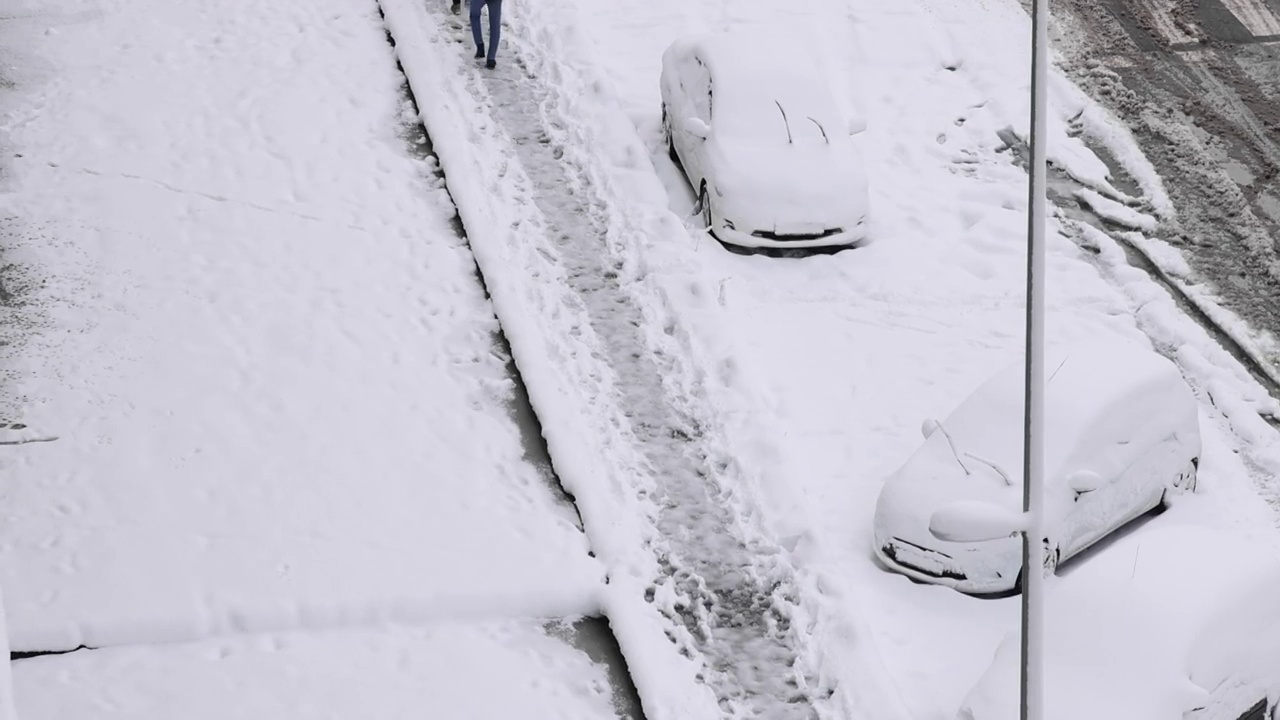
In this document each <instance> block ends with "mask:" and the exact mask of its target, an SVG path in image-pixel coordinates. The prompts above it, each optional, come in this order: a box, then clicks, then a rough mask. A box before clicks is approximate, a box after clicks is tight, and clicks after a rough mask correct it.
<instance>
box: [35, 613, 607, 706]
mask: <svg viewBox="0 0 1280 720" xmlns="http://www.w3.org/2000/svg"><path fill="white" fill-rule="evenodd" d="M14 669H15V672H14V675H15V677H14V682H15V684H16V686H17V692H18V702H19V705H20V707H21V709H22V714H23V717H26V718H30V719H32V720H65V719H66V718H95V719H97V720H117V719H120V720H124V719H125V718H184V719H186V720H205V719H208V720H220V719H222V718H230V717H243V718H249V717H253V718H273V719H275V720H321V719H322V718H337V717H342V718H357V717H378V718H386V719H387V720H395V719H397V718H404V719H405V720H408V719H409V718H421V717H433V718H434V717H438V718H464V717H465V718H470V719H473V720H508V719H509V718H515V717H545V718H550V717H555V718H564V719H565V720H604V719H605V718H617V717H620V716H621V715H620V713H618V712H617V710H616V709H615V705H614V702H613V698H612V697H611V693H610V689H609V683H608V678H607V677H606V674H605V671H604V668H602V667H601V666H600V665H597V664H595V663H593V662H591V660H589V659H588V657H587V656H586V654H585V653H584V652H583V651H582V650H579V649H577V648H574V647H571V646H570V645H568V644H567V643H565V642H564V641H563V640H561V639H559V638H557V637H555V636H554V635H552V634H551V633H549V632H548V630H547V629H546V628H544V627H543V626H542V625H541V623H540V622H539V621H536V620H535V621H529V620H526V621H519V622H506V623H484V624H478V623H477V624H462V623H447V624H439V623H437V624H431V625H428V626H426V627H422V628H404V627H389V628H385V629H370V630H361V631H337V632H329V633H320V634H273V635H263V636H254V637H244V638H234V639H226V640H212V641H204V642H199V643H193V644H186V645H167V646H162V647H122V648H109V649H104V650H94V651H80V652H75V653H71V654H68V655H60V656H49V657H43V658H34V659H31V660H23V661H20V662H18V663H15V665H14Z"/></svg>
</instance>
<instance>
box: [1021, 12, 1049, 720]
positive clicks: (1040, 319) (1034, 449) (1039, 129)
mask: <svg viewBox="0 0 1280 720" xmlns="http://www.w3.org/2000/svg"><path fill="white" fill-rule="evenodd" d="M1048 4H1049V3H1048V0H1032V10H1031V152H1030V156H1029V158H1028V175H1030V183H1029V185H1030V187H1029V190H1028V211H1029V212H1028V215H1029V220H1028V223H1027V346H1026V366H1027V372H1026V426H1025V435H1024V437H1023V468H1022V472H1023V474H1022V509H1023V511H1024V512H1026V513H1027V520H1028V524H1027V531H1026V532H1025V533H1023V535H1022V678H1021V680H1022V703H1021V709H1022V712H1021V718H1022V720H1042V718H1043V717H1044V662H1043V658H1044V654H1043V652H1044V624H1043V623H1044V595H1043V587H1044V553H1045V547H1044V545H1043V542H1042V540H1043V538H1044V536H1045V534H1044V491H1043V489H1044V304H1045V297H1044V285H1045V258H1044V255H1045V184H1046V180H1047V172H1046V165H1045V132H1046V125H1047V124H1046V119H1047V114H1048V104H1049V103H1048V90H1049V85H1048V59H1049V58H1048V48H1049V36H1048V26H1049V9H1048Z"/></svg>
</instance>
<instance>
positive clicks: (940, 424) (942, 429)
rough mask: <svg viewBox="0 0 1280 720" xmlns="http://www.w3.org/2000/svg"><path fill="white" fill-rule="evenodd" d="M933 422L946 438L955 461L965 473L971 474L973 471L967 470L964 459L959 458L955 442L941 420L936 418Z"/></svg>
mask: <svg viewBox="0 0 1280 720" xmlns="http://www.w3.org/2000/svg"><path fill="white" fill-rule="evenodd" d="M935 422H937V424H938V429H939V430H941V431H942V437H944V438H946V439H947V446H948V447H950V448H951V455H952V457H954V458H955V459H956V462H958V463H960V469H961V470H964V474H965V475H972V474H973V473H971V472H969V468H968V467H966V466H965V464H964V461H963V460H961V459H960V452H959V451H957V450H956V442H955V441H954V440H952V439H951V433H949V432H947V429H946V428H945V427H943V426H942V421H941V420H937V421H935Z"/></svg>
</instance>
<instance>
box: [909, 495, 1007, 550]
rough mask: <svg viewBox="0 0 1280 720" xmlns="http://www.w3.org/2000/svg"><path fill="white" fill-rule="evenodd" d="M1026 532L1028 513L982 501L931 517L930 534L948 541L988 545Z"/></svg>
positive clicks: (961, 504)
mask: <svg viewBox="0 0 1280 720" xmlns="http://www.w3.org/2000/svg"><path fill="white" fill-rule="evenodd" d="M1026 529H1027V516H1026V515H1025V514H1024V513H1020V512H1014V511H1012V510H1008V509H1006V508H1003V507H1000V506H999V505H993V504H991V503H988V502H982V501H978V500H961V501H959V502H954V503H951V504H950V505H947V506H945V507H942V508H940V509H938V510H937V511H936V512H934V513H933V515H932V516H931V517H930V518H929V533H930V534H931V535H933V536H934V537H936V538H938V539H939V540H944V541H947V542H986V541H988V540H998V539H1000V538H1006V537H1009V536H1011V535H1017V534H1018V533H1020V532H1024V531H1025V530H1026Z"/></svg>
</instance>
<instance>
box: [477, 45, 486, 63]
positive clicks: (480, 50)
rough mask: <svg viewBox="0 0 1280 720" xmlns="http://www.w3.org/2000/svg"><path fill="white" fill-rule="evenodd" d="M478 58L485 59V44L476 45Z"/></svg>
mask: <svg viewBox="0 0 1280 720" xmlns="http://www.w3.org/2000/svg"><path fill="white" fill-rule="evenodd" d="M476 59H477V60H483V59H484V46H483V45H477V46H476Z"/></svg>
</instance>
